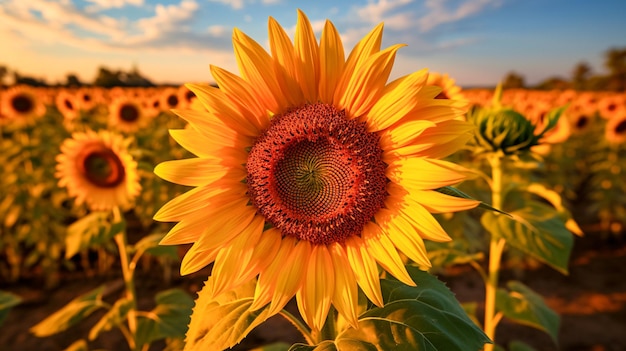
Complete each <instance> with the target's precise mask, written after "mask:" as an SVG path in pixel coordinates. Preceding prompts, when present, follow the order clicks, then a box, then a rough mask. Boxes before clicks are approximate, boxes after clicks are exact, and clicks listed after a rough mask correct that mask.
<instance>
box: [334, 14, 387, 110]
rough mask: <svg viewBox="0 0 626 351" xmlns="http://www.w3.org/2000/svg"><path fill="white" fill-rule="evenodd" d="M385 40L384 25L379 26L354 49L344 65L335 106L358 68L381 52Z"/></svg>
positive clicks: (336, 93) (335, 97) (335, 96)
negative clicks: (381, 45) (383, 39)
mask: <svg viewBox="0 0 626 351" xmlns="http://www.w3.org/2000/svg"><path fill="white" fill-rule="evenodd" d="M382 38H383V24H382V23H381V24H379V25H378V26H376V27H375V28H374V29H372V30H371V31H370V32H369V33H368V34H367V35H366V36H365V37H363V38H362V39H361V40H360V41H359V42H358V43H357V44H356V45H355V46H354V48H353V49H352V51H351V52H350V55H349V56H348V60H347V61H346V63H345V65H344V70H343V72H342V75H341V77H340V79H339V81H338V83H337V89H336V90H335V95H334V97H333V104H334V105H336V106H337V105H338V102H339V99H340V98H341V97H342V96H343V94H344V92H345V91H346V89H347V87H348V84H349V82H350V80H351V79H352V76H353V74H354V73H355V72H357V70H358V68H359V67H360V66H361V65H362V64H363V62H365V60H367V59H368V58H369V57H370V56H372V55H374V54H375V53H377V52H379V51H380V44H381V42H382Z"/></svg>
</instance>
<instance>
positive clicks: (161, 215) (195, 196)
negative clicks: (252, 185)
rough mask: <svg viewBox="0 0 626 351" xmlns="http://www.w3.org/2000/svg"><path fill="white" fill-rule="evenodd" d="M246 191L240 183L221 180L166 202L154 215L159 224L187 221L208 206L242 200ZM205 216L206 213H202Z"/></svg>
mask: <svg viewBox="0 0 626 351" xmlns="http://www.w3.org/2000/svg"><path fill="white" fill-rule="evenodd" d="M246 191H247V187H246V186H245V184H243V183H241V182H240V181H236V180H235V181H234V180H230V179H222V180H219V181H217V182H215V183H212V184H209V185H205V186H200V187H197V188H194V189H191V190H189V191H188V192H186V193H184V194H182V195H179V196H178V197H175V198H174V199H172V200H170V201H169V202H167V203H166V204H165V205H163V207H161V208H160V209H159V211H157V213H156V214H155V215H154V220H156V221H160V222H176V221H180V220H183V219H187V218H188V217H189V216H190V215H193V214H194V212H198V211H204V209H205V208H207V207H208V206H218V205H220V204H222V203H224V202H225V201H231V200H232V199H233V198H235V199H236V198H237V197H240V198H242V197H243V196H244V194H245V193H246ZM203 214H206V212H203Z"/></svg>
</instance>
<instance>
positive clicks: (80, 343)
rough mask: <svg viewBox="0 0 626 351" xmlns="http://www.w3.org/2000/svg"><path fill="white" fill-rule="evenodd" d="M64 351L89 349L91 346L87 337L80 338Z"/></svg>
mask: <svg viewBox="0 0 626 351" xmlns="http://www.w3.org/2000/svg"><path fill="white" fill-rule="evenodd" d="M63 351H89V347H88V346H87V342H86V341H85V339H80V340H76V341H74V342H73V343H72V345H70V346H68V347H67V348H65V349H64V350H63Z"/></svg>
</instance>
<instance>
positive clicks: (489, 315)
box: [484, 153, 506, 351]
mask: <svg viewBox="0 0 626 351" xmlns="http://www.w3.org/2000/svg"><path fill="white" fill-rule="evenodd" d="M489 164H490V165H491V199H492V201H491V206H493V207H494V208H497V209H501V208H502V155H500V154H497V153H494V154H492V155H490V157H489ZM497 215H499V214H498V213H496V216H497ZM505 244H506V241H505V240H504V239H503V238H499V237H496V236H495V235H494V233H492V234H491V240H490V242H489V268H488V271H487V281H486V284H485V320H484V331H485V334H486V335H487V336H488V337H489V339H491V341H493V344H486V345H485V351H492V350H493V348H494V346H495V336H496V326H497V325H498V322H499V321H500V319H501V317H498V316H497V315H496V291H497V289H498V275H499V273H500V261H501V259H502V252H503V251H504V246H505Z"/></svg>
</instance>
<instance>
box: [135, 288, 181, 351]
mask: <svg viewBox="0 0 626 351" xmlns="http://www.w3.org/2000/svg"><path fill="white" fill-rule="evenodd" d="M155 299H156V303H157V306H156V307H155V308H154V309H152V311H150V312H149V313H147V314H145V315H142V316H140V317H139V318H138V323H137V344H138V345H146V344H150V343H151V342H153V341H155V340H159V339H165V338H182V337H184V336H185V332H186V331H187V326H188V325H189V315H190V314H191V307H192V306H193V300H192V299H191V296H189V294H187V293H186V292H184V291H182V290H180V289H169V290H165V291H161V292H160V293H158V294H157V295H156V298H155Z"/></svg>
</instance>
